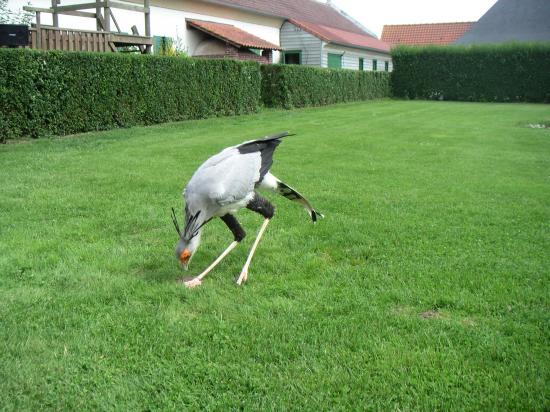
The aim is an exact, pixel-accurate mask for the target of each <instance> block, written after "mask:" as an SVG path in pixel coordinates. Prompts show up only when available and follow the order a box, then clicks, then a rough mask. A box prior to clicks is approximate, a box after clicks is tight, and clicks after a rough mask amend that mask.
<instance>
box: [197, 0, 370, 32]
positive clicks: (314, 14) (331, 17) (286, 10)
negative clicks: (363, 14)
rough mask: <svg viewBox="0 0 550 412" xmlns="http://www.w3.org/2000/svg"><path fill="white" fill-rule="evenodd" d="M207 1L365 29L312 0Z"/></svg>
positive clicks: (208, 0) (340, 26)
mask: <svg viewBox="0 0 550 412" xmlns="http://www.w3.org/2000/svg"><path fill="white" fill-rule="evenodd" d="M206 1H207V2H209V3H216V4H221V5H224V6H228V7H232V8H237V9H243V10H248V11H253V12H256V13H259V14H265V15H268V16H277V17H281V18H284V19H296V20H301V21H307V22H310V23H315V24H323V25H328V26H331V27H334V28H337V29H340V30H345V31H349V32H352V33H362V34H365V31H364V30H363V29H362V28H361V27H359V26H358V25H357V24H355V23H354V22H353V21H351V20H350V19H348V18H346V17H345V16H343V15H342V14H341V13H340V12H338V10H336V9H335V8H333V7H332V6H330V5H328V4H324V3H319V2H317V1H314V0H206Z"/></svg>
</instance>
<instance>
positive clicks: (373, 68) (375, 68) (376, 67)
mask: <svg viewBox="0 0 550 412" xmlns="http://www.w3.org/2000/svg"><path fill="white" fill-rule="evenodd" d="M372 70H374V71H376V70H378V62H377V61H376V60H373V61H372Z"/></svg>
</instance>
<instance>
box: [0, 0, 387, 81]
mask: <svg viewBox="0 0 550 412" xmlns="http://www.w3.org/2000/svg"><path fill="white" fill-rule="evenodd" d="M61 1H62V2H67V3H68V2H70V1H71V0H61ZM9 2H10V5H14V6H17V5H20V6H23V5H24V4H25V3H26V2H27V0H9ZM51 2H52V0H32V5H33V6H36V7H50V6H51ZM90 5H92V3H90ZM11 7H12V8H13V6H11ZM94 10H95V8H94V9H92V10H91V11H94ZM116 13H117V14H116V20H117V25H118V26H120V27H121V30H122V31H123V32H130V28H131V27H132V25H136V26H137V29H138V31H139V33H144V32H145V30H144V23H143V22H142V21H141V20H142V19H140V20H138V21H136V16H135V13H132V11H130V10H117V11H116ZM89 20H92V19H82V18H80V17H76V16H66V15H63V16H61V15H60V16H59V24H60V26H61V27H70V28H76V29H81V30H95V29H96V27H95V24H96V23H95V22H94V21H89ZM140 23H141V24H140ZM42 24H48V22H47V21H42ZM50 24H51V23H50ZM150 26H151V33H152V35H153V36H156V37H157V41H158V39H159V38H162V37H167V38H171V39H173V42H174V43H175V44H176V45H178V47H179V48H182V49H184V50H185V51H186V52H187V53H188V54H189V55H190V56H202V57H212V58H238V59H252V60H257V61H260V62H262V63H270V62H272V63H286V64H303V65H310V66H317V67H334V68H346V69H356V70H387V71H391V70H392V63H391V57H390V47H389V45H388V44H386V43H384V42H382V41H380V40H379V39H377V38H376V36H375V35H374V34H372V33H371V32H369V31H368V30H367V29H365V28H364V27H362V26H361V25H360V24H359V23H357V22H356V21H355V20H354V19H352V18H351V17H350V16H348V15H346V14H345V13H343V12H342V11H340V10H338V9H337V8H336V7H334V6H333V5H332V4H331V3H330V1H328V2H327V3H321V2H318V1H315V0H276V1H274V0H150ZM111 27H113V25H111Z"/></svg>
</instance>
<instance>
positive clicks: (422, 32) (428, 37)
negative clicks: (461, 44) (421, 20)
mask: <svg viewBox="0 0 550 412" xmlns="http://www.w3.org/2000/svg"><path fill="white" fill-rule="evenodd" d="M473 24H474V22H460V23H429V24H387V25H385V26H384V28H383V29H382V37H381V39H382V41H385V42H386V43H389V44H391V45H392V46H393V45H396V44H407V45H419V46H420V45H426V44H452V43H454V42H455V41H456V40H457V39H458V38H460V37H461V36H462V35H463V34H464V33H466V32H467V31H468V30H470V28H471V27H472V25H473Z"/></svg>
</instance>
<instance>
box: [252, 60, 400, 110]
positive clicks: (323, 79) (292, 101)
mask: <svg viewBox="0 0 550 412" xmlns="http://www.w3.org/2000/svg"><path fill="white" fill-rule="evenodd" d="M261 70H262V100H263V102H264V104H265V105H266V106H270V107H284V108H287V109H290V108H293V107H304V106H320V105H325V104H332V103H338V102H347V101H354V100H368V99H374V98H379V97H387V96H389V95H390V86H389V74H388V73H385V72H366V71H356V70H342V69H323V68H318V67H307V66H298V65H265V66H261Z"/></svg>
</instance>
